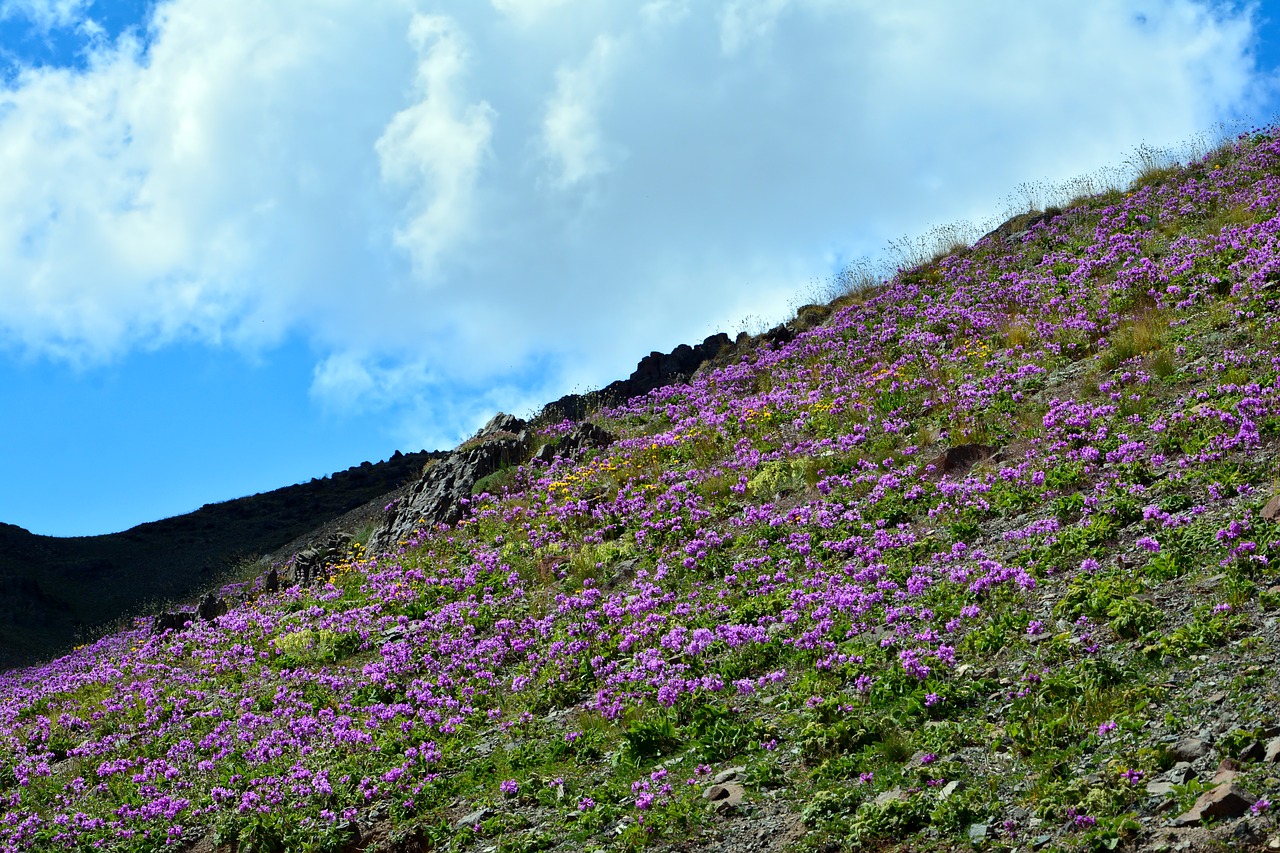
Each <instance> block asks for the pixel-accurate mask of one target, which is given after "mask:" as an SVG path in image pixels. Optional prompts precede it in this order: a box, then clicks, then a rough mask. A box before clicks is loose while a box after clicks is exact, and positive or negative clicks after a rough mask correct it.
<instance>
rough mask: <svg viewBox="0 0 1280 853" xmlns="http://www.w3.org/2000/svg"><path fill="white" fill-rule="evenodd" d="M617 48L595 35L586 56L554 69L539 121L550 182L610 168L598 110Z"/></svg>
mask: <svg viewBox="0 0 1280 853" xmlns="http://www.w3.org/2000/svg"><path fill="white" fill-rule="evenodd" d="M615 50H616V45H615V44H614V42H613V40H612V39H610V38H609V37H607V36H600V37H598V38H597V39H596V40H595V43H594V44H592V46H591V52H590V53H589V54H588V55H587V57H586V59H585V60H583V62H582V63H581V64H579V65H577V66H576V67H561V68H560V69H559V70H558V71H557V72H556V89H555V93H554V94H553V95H552V97H551V99H550V101H549V102H548V104H547V110H546V116H545V118H544V119H543V121H542V142H543V145H544V147H545V150H546V153H547V156H548V157H549V158H551V160H552V161H553V163H554V165H555V171H556V174H555V176H554V179H553V182H554V184H555V185H556V186H557V187H559V188H562V189H563V188H566V187H571V186H573V185H575V184H578V183H580V182H582V181H585V180H588V179H590V178H594V177H596V176H597V175H600V174H602V173H603V172H605V171H606V170H607V169H608V168H609V157H608V156H607V155H606V153H605V141H604V139H603V136H602V132H601V129H600V123H599V118H598V115H597V112H598V110H599V108H600V99H601V95H602V93H603V89H604V84H605V83H606V81H607V79H608V76H609V72H610V60H611V58H612V54H613V53H614V51H615Z"/></svg>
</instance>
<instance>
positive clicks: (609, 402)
mask: <svg viewBox="0 0 1280 853" xmlns="http://www.w3.org/2000/svg"><path fill="white" fill-rule="evenodd" d="M734 346H736V345H735V344H734V342H733V341H731V340H729V336H728V335H726V334H724V333H723V332H721V333H719V334H715V335H711V336H710V337H708V338H707V339H706V340H704V341H703V342H702V343H700V344H695V345H693V346H689V345H688V344H681V345H680V346H678V347H676V348H675V349H674V350H672V351H671V352H669V353H660V352H651V353H649V354H648V355H646V356H645V357H644V358H642V359H640V363H639V364H637V365H636V369H635V370H634V371H632V373H631V376H629V377H628V378H626V379H620V380H618V381H616V382H611V383H609V384H608V385H606V386H605V387H603V388H601V389H599V390H598V391H592V392H589V393H587V394H566V395H565V396H563V397H561V398H560V399H559V400H556V401H555V402H554V403H548V404H547V405H546V406H544V407H543V408H542V411H541V412H539V414H538V416H537V417H536V418H535V419H534V420H535V421H537V422H538V423H542V424H552V423H559V422H561V421H565V420H569V421H581V420H583V419H584V418H586V417H587V415H588V414H589V413H590V412H591V411H592V410H594V409H597V408H600V407H602V406H614V405H618V404H621V403H625V402H626V401H627V400H630V399H631V398H632V397H639V396H641V395H644V394H648V393H649V392H650V391H652V390H654V389H655V388H662V387H663V386H666V385H673V384H676V383H678V382H687V381H688V380H689V377H691V376H692V375H693V374H694V372H695V371H697V369H698V368H699V367H701V366H702V365H703V364H704V363H706V362H708V361H710V360H711V359H713V358H716V357H717V356H719V355H720V354H721V353H722V352H723V351H725V350H729V349H732V348H733V347H734Z"/></svg>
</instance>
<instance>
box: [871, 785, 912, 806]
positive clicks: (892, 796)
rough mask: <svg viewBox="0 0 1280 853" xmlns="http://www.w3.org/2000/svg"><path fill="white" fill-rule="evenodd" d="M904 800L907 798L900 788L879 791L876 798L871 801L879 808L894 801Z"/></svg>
mask: <svg viewBox="0 0 1280 853" xmlns="http://www.w3.org/2000/svg"><path fill="white" fill-rule="evenodd" d="M906 798H907V795H906V794H905V793H904V792H903V790H902V789H901V788H890V789H889V790H887V791H881V792H880V793H879V794H877V795H876V798H875V799H874V800H872V802H873V803H875V804H876V806H877V807H878V808H879V807H883V806H887V805H888V804H889V803H892V802H893V801H894V800H905V799H906Z"/></svg>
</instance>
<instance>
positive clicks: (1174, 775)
mask: <svg viewBox="0 0 1280 853" xmlns="http://www.w3.org/2000/svg"><path fill="white" fill-rule="evenodd" d="M1195 775H1196V771H1195V769H1194V768H1192V766H1191V762H1189V761H1179V762H1178V763H1177V764H1175V765H1173V767H1171V768H1169V770H1168V772H1166V773H1165V774H1164V778H1166V779H1168V780H1169V781H1170V782H1172V783H1173V784H1175V785H1185V784H1186V782H1187V780H1188V779H1194V778H1195Z"/></svg>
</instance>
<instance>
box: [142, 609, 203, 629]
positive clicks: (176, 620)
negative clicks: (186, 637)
mask: <svg viewBox="0 0 1280 853" xmlns="http://www.w3.org/2000/svg"><path fill="white" fill-rule="evenodd" d="M195 620H196V615H195V614H194V613H191V612H189V611H186V610H180V611H178V612H176V613H161V614H160V615H158V616H156V617H154V618H153V619H152V620H151V633H153V634H163V633H164V632H165V631H181V630H182V629H183V628H186V627H187V624H188V623H190V622H194V621H195Z"/></svg>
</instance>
